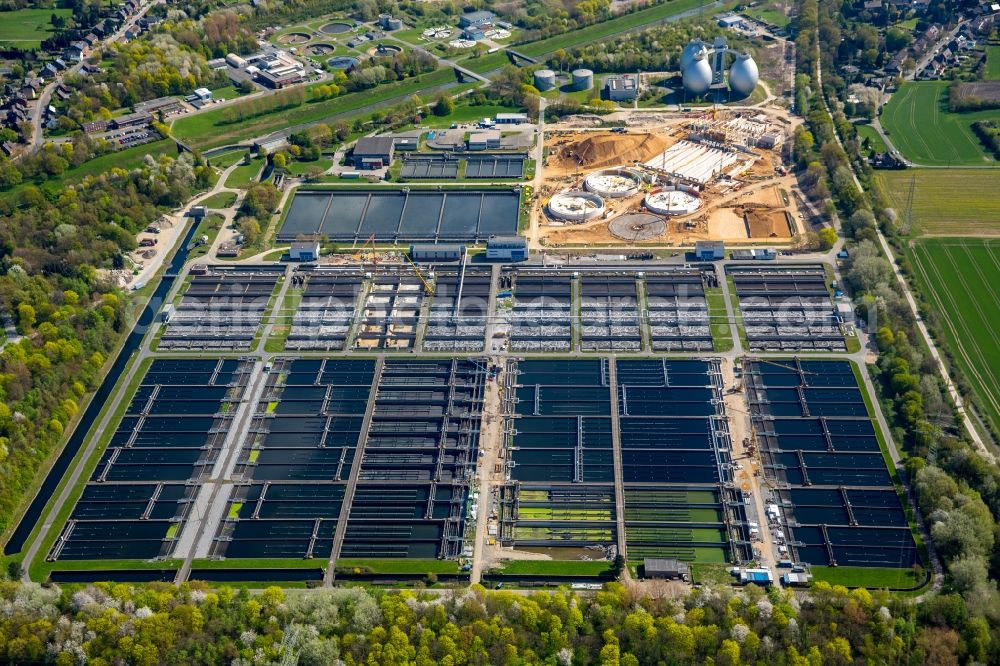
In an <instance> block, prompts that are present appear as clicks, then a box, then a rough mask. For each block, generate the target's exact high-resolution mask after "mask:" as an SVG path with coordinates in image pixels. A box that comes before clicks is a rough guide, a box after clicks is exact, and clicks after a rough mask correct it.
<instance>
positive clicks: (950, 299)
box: [909, 238, 1000, 431]
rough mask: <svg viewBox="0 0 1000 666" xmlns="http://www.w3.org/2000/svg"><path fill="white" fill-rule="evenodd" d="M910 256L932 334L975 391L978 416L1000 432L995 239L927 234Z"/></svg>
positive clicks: (998, 247) (999, 266) (999, 275)
mask: <svg viewBox="0 0 1000 666" xmlns="http://www.w3.org/2000/svg"><path fill="white" fill-rule="evenodd" d="M909 254H910V260H911V263H912V264H913V270H914V273H915V274H916V280H917V282H918V284H919V286H920V288H921V291H922V292H923V293H924V294H925V295H926V296H927V298H928V300H929V302H930V304H931V307H932V308H933V309H934V310H935V311H936V312H937V314H938V317H937V318H936V320H937V321H936V322H935V323H936V327H937V332H938V333H939V334H940V335H941V336H942V337H943V338H944V340H945V344H946V345H947V347H948V349H949V350H950V351H951V353H952V356H953V358H954V360H955V363H956V364H957V365H958V367H959V369H960V370H961V371H962V374H963V375H964V376H965V379H966V380H967V381H968V382H969V384H970V385H971V386H972V388H973V390H974V391H975V393H976V397H977V398H978V404H979V406H980V408H981V412H982V416H983V418H985V419H986V420H987V421H989V422H990V424H991V425H992V427H993V429H994V430H997V431H1000V332H998V331H997V329H996V313H997V312H1000V239H985V238H927V239H921V240H918V241H916V242H914V243H913V244H912V246H911V248H910V252H909Z"/></svg>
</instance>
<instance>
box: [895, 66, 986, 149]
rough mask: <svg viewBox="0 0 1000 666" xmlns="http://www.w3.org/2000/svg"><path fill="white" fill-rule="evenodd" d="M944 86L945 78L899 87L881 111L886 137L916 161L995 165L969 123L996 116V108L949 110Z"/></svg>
mask: <svg viewBox="0 0 1000 666" xmlns="http://www.w3.org/2000/svg"><path fill="white" fill-rule="evenodd" d="M948 85H949V84H948V82H947V81H919V82H907V83H904V84H903V85H902V86H900V88H899V90H898V91H897V92H896V93H895V94H893V96H892V99H890V100H889V103H888V104H887V105H886V106H885V108H884V109H883V111H882V127H883V128H884V129H885V131H886V133H887V134H888V135H889V140H890V141H892V143H893V144H894V145H895V146H896V148H897V149H898V150H899V152H901V153H902V154H903V156H904V157H905V158H906V159H908V160H910V161H911V162H914V163H916V164H922V165H928V166H979V165H992V164H996V161H995V160H994V159H993V158H992V157H990V156H989V155H988V154H987V152H986V151H985V149H984V148H983V145H982V144H981V143H980V141H979V139H978V138H977V137H976V135H975V133H974V132H973V131H972V123H974V122H975V121H977V120H985V119H987V118H997V117H998V116H1000V111H996V110H988V111H976V112H971V113H952V112H950V111H949V110H948Z"/></svg>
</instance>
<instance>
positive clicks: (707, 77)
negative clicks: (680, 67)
mask: <svg viewBox="0 0 1000 666" xmlns="http://www.w3.org/2000/svg"><path fill="white" fill-rule="evenodd" d="M682 76H683V79H684V89H685V90H687V91H688V92H689V93H691V94H692V95H702V94H704V93H705V92H707V91H708V88H709V86H711V85H712V66H711V65H709V64H708V55H707V53H706V52H704V51H701V52H699V53H696V54H695V56H694V60H692V61H691V62H690V63H688V66H687V67H685V68H684V71H683V72H682Z"/></svg>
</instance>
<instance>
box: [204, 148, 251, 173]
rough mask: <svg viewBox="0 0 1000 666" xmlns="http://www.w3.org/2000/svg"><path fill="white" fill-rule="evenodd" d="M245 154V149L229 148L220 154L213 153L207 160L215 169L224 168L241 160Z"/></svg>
mask: <svg viewBox="0 0 1000 666" xmlns="http://www.w3.org/2000/svg"><path fill="white" fill-rule="evenodd" d="M246 154H247V151H246V150H231V151H229V152H228V153H222V154H221V155H213V156H212V157H209V158H208V161H209V162H210V163H211V164H212V166H214V167H215V168H216V169H226V168H228V167H231V166H232V165H234V164H236V163H237V162H239V161H240V160H242V159H243V156H244V155H246Z"/></svg>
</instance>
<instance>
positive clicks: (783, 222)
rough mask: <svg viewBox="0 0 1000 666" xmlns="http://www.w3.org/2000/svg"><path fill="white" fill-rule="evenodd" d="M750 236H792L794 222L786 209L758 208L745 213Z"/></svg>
mask: <svg viewBox="0 0 1000 666" xmlns="http://www.w3.org/2000/svg"><path fill="white" fill-rule="evenodd" d="M744 219H745V220H746V226H747V231H748V232H749V234H750V238H791V236H792V227H793V225H792V222H791V220H790V219H789V216H788V213H787V212H785V211H784V210H768V209H756V210H748V211H746V213H744Z"/></svg>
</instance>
